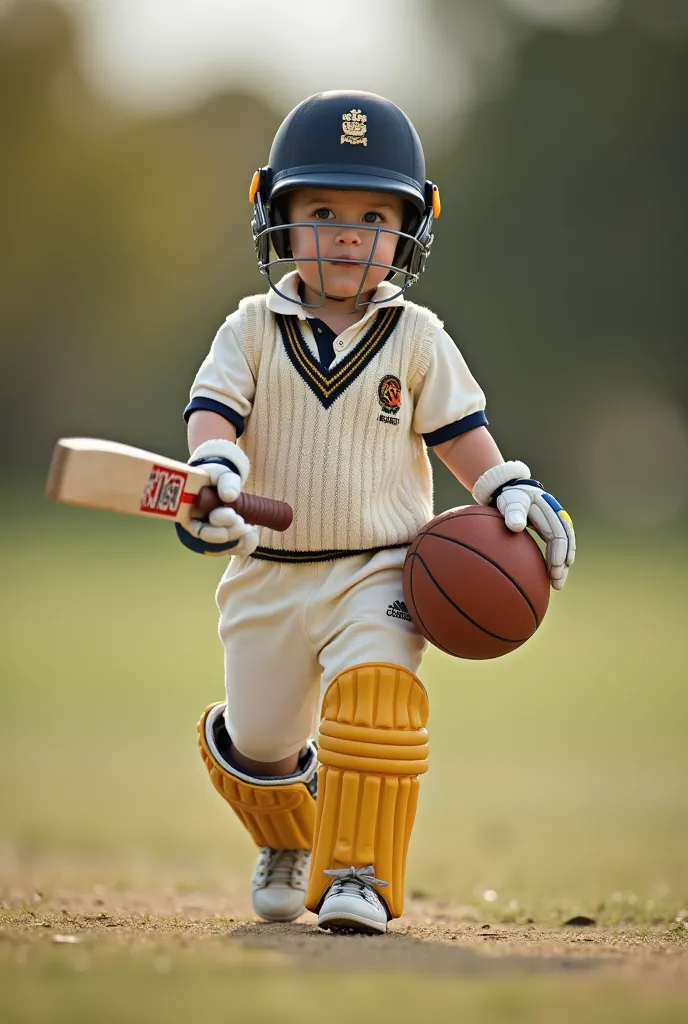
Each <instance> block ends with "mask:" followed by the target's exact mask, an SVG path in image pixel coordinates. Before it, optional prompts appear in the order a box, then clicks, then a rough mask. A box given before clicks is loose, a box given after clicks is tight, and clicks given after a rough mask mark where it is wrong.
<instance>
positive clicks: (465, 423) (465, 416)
mask: <svg viewBox="0 0 688 1024" xmlns="http://www.w3.org/2000/svg"><path fill="white" fill-rule="evenodd" d="M486 426H487V417H486V416H485V395H484V394H483V392H482V390H481V388H480V386H479V385H478V383H477V381H476V380H475V378H474V377H473V375H472V373H471V371H470V370H469V369H468V366H467V365H466V361H465V359H464V358H463V356H462V355H461V353H460V352H459V350H458V348H457V347H456V345H455V344H454V342H453V341H452V339H451V338H450V337H449V335H448V334H447V332H446V331H445V330H444V329H443V328H442V327H441V326H439V324H438V326H437V327H436V329H435V337H434V340H433V346H432V351H431V355H430V363H429V365H428V369H427V370H426V372H425V374H424V375H423V378H422V379H421V381H420V383H419V384H418V385H417V387H416V392H415V409H414V413H413V429H414V430H415V431H416V432H417V433H419V434H422V435H423V439H424V441H425V443H426V444H427V445H429V446H430V447H431V448H434V447H435V445H438V444H442V442H443V441H450V440H451V439H452V438H454V437H458V436H459V434H465V433H466V431H468V430H474V429H475V427H486Z"/></svg>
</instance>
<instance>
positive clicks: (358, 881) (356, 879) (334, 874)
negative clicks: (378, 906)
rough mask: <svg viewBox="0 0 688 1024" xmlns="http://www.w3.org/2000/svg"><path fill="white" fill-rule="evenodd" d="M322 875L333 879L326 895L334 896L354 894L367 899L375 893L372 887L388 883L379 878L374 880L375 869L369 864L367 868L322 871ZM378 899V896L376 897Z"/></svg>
mask: <svg viewBox="0 0 688 1024" xmlns="http://www.w3.org/2000/svg"><path fill="white" fill-rule="evenodd" d="M323 874H324V875H329V876H330V878H334V882H333V883H332V885H331V887H330V890H329V893H328V895H332V896H336V895H337V894H338V893H344V892H349V893H356V894H357V895H359V896H362V897H363V898H364V899H369V897H370V895H371V894H375V896H378V894H377V893H376V892H375V889H374V886H376V885H379V886H386V885H388V884H389V883H388V882H383V881H382V879H381V878H375V868H374V867H373V865H372V864H369V865H368V867H367V868H354V867H350V868H329V869H325V871H323ZM378 899H379V896H378Z"/></svg>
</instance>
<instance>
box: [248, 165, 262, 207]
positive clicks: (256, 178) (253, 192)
mask: <svg viewBox="0 0 688 1024" xmlns="http://www.w3.org/2000/svg"><path fill="white" fill-rule="evenodd" d="M259 192H260V171H256V172H255V174H254V175H253V177H252V178H251V186H250V188H249V190H248V201H249V203H255V201H256V196H257V195H258V193H259Z"/></svg>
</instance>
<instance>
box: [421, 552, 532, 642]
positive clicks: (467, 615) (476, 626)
mask: <svg viewBox="0 0 688 1024" xmlns="http://www.w3.org/2000/svg"><path fill="white" fill-rule="evenodd" d="M416 558H418V559H420V561H421V562H422V564H423V568H424V569H425V571H426V573H427V574H428V576H429V577H430V579H431V580H432V582H433V583H434V584H435V586H436V587H437V589H438V590H439V592H440V594H442V596H443V597H446V599H447V601H449V604H450V605H451V606H452V607H453V608H456V610H457V612H458V613H459V615H463V617H464V619H468V621H469V622H470V624H471V625H472V626H475V628H476V629H479V630H480V631H481V632H482V633H487V635H488V636H491V637H492V638H493V639H494V640H499V641H500V643H503V644H524V643H525V642H526V640H530V637H531V636H532V635H533V634H532V633H529V634H528V636H525V637H524V638H523V639H522V640H512V639H510V638H508V637H505V636H500V635H499V634H498V633H493V632H492V631H491V630H489V629H485V627H484V626H481V625H480V623H479V622H476V621H475V619H472V618H471V617H470V615H469V614H468V613H467V612H465V611H463V609H462V608H459V606H458V604H456V602H455V601H452V599H451V597H450V596H449V594H448V593H447V592H446V590H443V589H442V587H441V586H440V585H439V583H438V582H437V580H436V579H435V577H434V576H433V575H432V573H431V572H430V570H429V569H428V567H427V565H426V563H425V561H424V559H423V556H422V555H419V554H418V552H416Z"/></svg>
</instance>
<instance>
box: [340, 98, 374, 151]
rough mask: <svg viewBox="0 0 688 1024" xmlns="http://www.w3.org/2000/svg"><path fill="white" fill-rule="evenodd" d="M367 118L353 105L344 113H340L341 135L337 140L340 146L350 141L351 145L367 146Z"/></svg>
mask: <svg viewBox="0 0 688 1024" xmlns="http://www.w3.org/2000/svg"><path fill="white" fill-rule="evenodd" d="M367 120H368V118H367V117H366V115H365V114H362V113H361V111H360V110H357V109H356V108H355V107H354V108H353V109H352V110H350V111H349V112H348V113H346V114H342V137H341V139H340V140H339V144H340V146H341V145H343V144H344V143H345V142H350V143H351V145H352V146H361V145H363V146H367V145H368V140H367V138H366V133H367V131H368V129H367V127H366V122H367Z"/></svg>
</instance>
